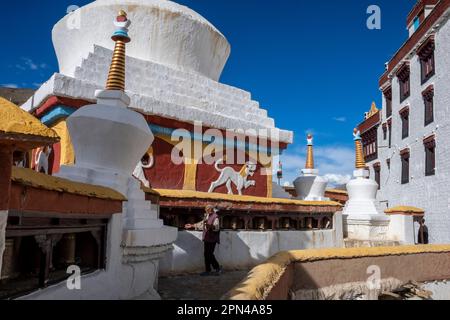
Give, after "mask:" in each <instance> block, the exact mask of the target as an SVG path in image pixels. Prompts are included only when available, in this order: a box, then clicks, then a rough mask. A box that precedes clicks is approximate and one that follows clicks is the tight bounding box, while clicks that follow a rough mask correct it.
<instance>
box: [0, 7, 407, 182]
mask: <svg viewBox="0 0 450 320" xmlns="http://www.w3.org/2000/svg"><path fill="white" fill-rule="evenodd" d="M89 2H91V1H89V0H58V1H54V0H39V1H34V0H25V1H20V2H12V1H8V2H6V3H5V4H4V5H3V8H4V9H6V10H5V12H7V13H8V14H5V15H3V18H2V20H3V30H4V32H3V38H4V42H3V46H2V47H3V49H2V59H1V61H0V63H1V64H0V85H9V86H17V87H37V86H38V85H39V84H40V83H42V82H44V81H46V80H47V79H48V78H49V77H50V76H51V74H53V73H54V72H57V71H58V67H57V62H56V57H55V54H54V51H53V46H52V42H51V29H52V26H53V25H54V24H55V23H56V22H57V21H58V20H59V19H60V18H61V17H62V16H64V15H65V12H66V9H67V7H68V6H69V5H79V6H82V5H84V4H86V3H89ZM176 2H178V3H180V4H184V5H187V6H188V7H190V8H192V9H193V10H195V11H197V12H198V13H200V14H201V15H203V16H204V17H205V18H207V19H208V20H209V21H210V22H211V23H213V24H214V25H215V26H216V27H217V28H218V29H219V30H220V31H221V32H222V33H223V34H224V35H225V36H226V37H227V39H228V41H229V42H230V43H231V46H232V49H231V56H230V59H229V60H228V64H227V65H226V66H225V70H224V72H223V74H222V78H221V82H224V83H227V84H230V85H233V86H236V87H239V88H242V89H245V90H248V91H250V92H252V95H253V98H254V99H255V100H257V101H259V102H260V104H261V106H262V107H264V108H266V109H268V111H269V115H270V116H271V117H273V118H275V120H276V124H277V126H278V127H280V128H283V129H288V130H292V131H294V132H295V142H294V144H293V145H292V146H290V147H289V149H288V151H287V152H285V154H284V155H283V157H282V161H283V162H284V168H285V177H286V179H285V180H286V181H292V180H293V179H294V178H295V176H296V175H297V174H298V172H299V169H300V168H301V167H303V164H304V149H305V147H304V144H305V141H304V140H305V139H304V136H305V133H306V132H307V131H311V132H313V133H314V134H315V144H316V163H317V165H318V167H319V169H320V170H321V174H332V173H334V174H338V175H339V176H338V178H340V177H341V176H345V175H349V174H351V171H352V167H353V141H352V128H353V127H354V126H355V124H357V123H359V122H360V121H361V120H362V117H363V114H364V112H365V111H367V110H368V109H369V108H370V105H371V102H372V101H375V102H376V103H377V105H381V95H380V92H379V90H378V78H379V77H380V75H381V74H382V72H383V69H384V63H385V62H386V61H388V60H389V59H390V57H391V56H392V55H393V54H394V53H395V51H396V50H397V49H398V48H399V47H400V45H401V44H402V43H403V42H404V41H405V40H406V38H407V31H406V25H405V24H406V15H407V14H408V12H409V10H410V9H411V8H412V6H413V5H414V3H415V2H416V1H415V0H394V1H393V0H370V1H369V0H342V1H336V0H322V1H303V0H277V1H269V0H178V1H176ZM369 5H378V6H379V7H380V8H381V19H382V20H381V23H382V29H381V30H369V29H367V27H366V20H367V18H368V16H369V15H368V14H367V13H366V10H367V7H368V6H369ZM24 22H26V23H24Z"/></svg>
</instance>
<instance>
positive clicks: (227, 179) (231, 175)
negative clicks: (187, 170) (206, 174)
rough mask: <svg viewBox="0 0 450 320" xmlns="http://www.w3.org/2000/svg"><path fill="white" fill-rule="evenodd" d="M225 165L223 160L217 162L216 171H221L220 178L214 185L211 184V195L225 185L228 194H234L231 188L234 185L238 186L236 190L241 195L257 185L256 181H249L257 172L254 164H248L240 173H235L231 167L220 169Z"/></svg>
mask: <svg viewBox="0 0 450 320" xmlns="http://www.w3.org/2000/svg"><path fill="white" fill-rule="evenodd" d="M222 163H223V159H220V160H218V161H216V164H215V167H216V170H217V171H219V172H220V173H221V174H220V177H219V179H217V180H216V181H214V182H213V183H211V187H210V188H209V191H208V192H209V193H212V192H214V190H215V189H216V188H218V187H220V186H223V185H224V184H225V185H226V186H227V190H228V194H233V189H232V188H231V184H232V183H233V184H234V185H235V186H236V189H237V190H238V192H239V195H242V190H243V189H247V188H249V187H251V186H255V185H256V181H254V180H248V178H249V177H252V176H253V175H254V174H255V172H256V164H255V163H253V162H247V163H246V164H245V165H244V166H243V167H242V170H241V171H240V172H237V171H235V170H234V169H233V168H231V167H226V168H223V169H221V168H219V164H222Z"/></svg>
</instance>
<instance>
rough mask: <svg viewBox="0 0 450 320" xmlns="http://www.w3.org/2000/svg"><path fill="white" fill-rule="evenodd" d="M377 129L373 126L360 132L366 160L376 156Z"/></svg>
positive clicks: (373, 158) (371, 159)
mask: <svg viewBox="0 0 450 320" xmlns="http://www.w3.org/2000/svg"><path fill="white" fill-rule="evenodd" d="M377 130H378V126H375V127H373V128H371V129H369V130H367V131H366V132H364V133H363V134H361V138H362V143H363V151H364V159H365V161H366V162H370V161H373V160H375V159H377V158H378V139H377V133H378V132H377Z"/></svg>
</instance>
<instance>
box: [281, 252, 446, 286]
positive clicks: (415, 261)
mask: <svg viewBox="0 0 450 320" xmlns="http://www.w3.org/2000/svg"><path fill="white" fill-rule="evenodd" d="M370 266H379V267H380V270H381V278H382V279H387V278H395V279H398V280H401V281H404V282H408V281H410V280H414V281H418V282H422V281H431V280H446V279H450V253H421V254H412V255H399V256H382V257H363V258H354V259H331V260H322V261H315V262H305V263H295V277H294V281H293V283H292V288H291V289H292V290H294V291H297V290H305V289H306V290H308V289H317V288H323V287H328V286H332V285H337V284H344V283H350V282H361V281H362V282H365V281H367V279H368V278H369V276H370V275H371V274H368V273H367V270H368V268H369V267H370ZM280 286H282V287H283V286H285V284H283V283H280Z"/></svg>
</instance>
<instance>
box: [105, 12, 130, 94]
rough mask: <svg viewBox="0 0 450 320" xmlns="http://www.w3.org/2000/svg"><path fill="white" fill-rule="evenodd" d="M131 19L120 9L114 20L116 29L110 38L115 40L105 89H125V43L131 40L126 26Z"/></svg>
mask: <svg viewBox="0 0 450 320" xmlns="http://www.w3.org/2000/svg"><path fill="white" fill-rule="evenodd" d="M130 24H131V21H130V20H128V18H127V13H126V12H125V11H124V10H120V11H119V14H118V16H117V18H116V20H115V21H114V25H115V26H116V30H115V31H114V34H113V35H112V37H111V38H112V40H113V41H115V42H116V45H115V47H114V53H113V58H112V61H111V66H110V68H109V74H108V81H107V82H106V90H119V91H125V57H126V54H125V44H127V43H128V42H130V41H131V39H130V37H129V36H128V28H129V26H130Z"/></svg>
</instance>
